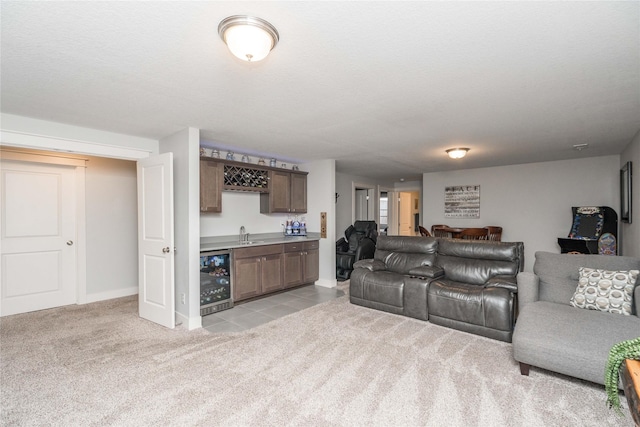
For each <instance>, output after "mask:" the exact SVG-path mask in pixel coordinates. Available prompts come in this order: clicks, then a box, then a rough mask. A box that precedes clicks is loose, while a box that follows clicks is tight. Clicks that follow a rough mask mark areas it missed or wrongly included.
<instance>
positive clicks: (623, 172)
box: [620, 162, 632, 224]
mask: <svg viewBox="0 0 640 427" xmlns="http://www.w3.org/2000/svg"><path fill="white" fill-rule="evenodd" d="M631 205H632V200H631V162H627V163H626V164H625V165H624V166H623V167H622V169H620V220H622V222H627V223H629V224H631Z"/></svg>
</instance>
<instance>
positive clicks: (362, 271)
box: [349, 236, 524, 342]
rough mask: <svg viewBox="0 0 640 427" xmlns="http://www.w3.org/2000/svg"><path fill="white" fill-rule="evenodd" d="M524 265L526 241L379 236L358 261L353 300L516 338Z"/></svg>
mask: <svg viewBox="0 0 640 427" xmlns="http://www.w3.org/2000/svg"><path fill="white" fill-rule="evenodd" d="M523 267H524V245H523V243H522V242H512V243H511V242H493V241H481V240H460V239H444V238H435V237H420V236H379V237H378V242H377V247H376V251H375V254H374V258H373V259H367V260H361V261H358V262H357V263H355V264H354V270H353V272H352V273H351V282H350V285H349V291H350V300H351V302H352V303H353V304H358V305H362V306H365V307H370V308H374V309H378V310H383V311H387V312H390V313H395V314H402V315H405V316H410V317H415V318H417V319H421V320H429V321H431V322H433V323H435V324H438V325H443V326H447V327H451V328H455V329H459V330H462V331H466V332H471V333H474V334H478V335H482V336H486V337H489V338H493V339H497V340H501V341H506V342H511V337H512V334H513V327H514V324H515V318H516V309H517V300H516V295H517V292H518V287H517V282H516V275H517V274H518V273H519V272H520V271H522V269H523Z"/></svg>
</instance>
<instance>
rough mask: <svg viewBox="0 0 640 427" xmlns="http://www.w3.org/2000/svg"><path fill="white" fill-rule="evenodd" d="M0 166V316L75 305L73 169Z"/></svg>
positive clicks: (20, 164)
mask: <svg viewBox="0 0 640 427" xmlns="http://www.w3.org/2000/svg"><path fill="white" fill-rule="evenodd" d="M0 166H1V169H2V172H1V173H0V180H1V183H0V187H1V188H2V202H1V203H2V206H1V208H0V210H1V213H2V221H1V222H2V224H1V227H2V231H1V234H2V238H1V244H2V253H1V254H2V255H1V262H0V276H1V278H2V285H1V286H0V315H2V316H6V315H10V314H17V313H25V312H29V311H36V310H42V309H46V308H52V307H59V306H63V305H69V304H73V303H75V302H77V274H76V273H77V253H76V246H75V241H76V233H77V230H76V221H77V219H76V208H77V207H76V183H75V168H74V167H69V166H62V165H48V164H39V163H27V162H19V161H6V160H3V161H2V162H1V163H0Z"/></svg>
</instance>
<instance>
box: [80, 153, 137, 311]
mask: <svg viewBox="0 0 640 427" xmlns="http://www.w3.org/2000/svg"><path fill="white" fill-rule="evenodd" d="M88 159H89V160H88V161H87V162H86V172H85V183H86V195H85V201H86V206H85V214H86V241H87V243H86V263H87V265H86V272H87V273H86V274H87V301H88V302H92V301H100V300H104V299H110V298H116V297H120V296H124V295H135V294H137V293H138V223H137V211H138V206H137V191H136V163H135V162H133V161H126V160H117V159H108V158H103V157H88Z"/></svg>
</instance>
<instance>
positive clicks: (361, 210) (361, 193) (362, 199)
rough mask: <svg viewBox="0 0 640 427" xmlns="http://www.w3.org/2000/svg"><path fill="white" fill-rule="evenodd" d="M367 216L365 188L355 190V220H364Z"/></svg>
mask: <svg viewBox="0 0 640 427" xmlns="http://www.w3.org/2000/svg"><path fill="white" fill-rule="evenodd" d="M368 217H369V204H368V202H367V190H362V189H359V190H356V214H355V219H356V221H366V220H367V219H368Z"/></svg>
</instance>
